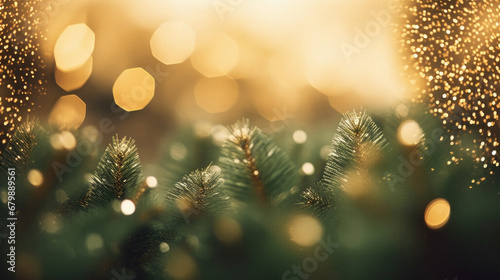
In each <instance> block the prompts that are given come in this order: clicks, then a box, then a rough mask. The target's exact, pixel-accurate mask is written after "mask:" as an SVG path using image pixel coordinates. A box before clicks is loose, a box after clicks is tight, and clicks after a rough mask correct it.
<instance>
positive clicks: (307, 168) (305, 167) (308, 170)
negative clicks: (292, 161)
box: [300, 162, 314, 175]
mask: <svg viewBox="0 0 500 280" xmlns="http://www.w3.org/2000/svg"><path fill="white" fill-rule="evenodd" d="M300 173H301V174H304V175H313V174H314V165H313V164H312V163H310V162H305V163H304V164H302V167H301V168H300Z"/></svg>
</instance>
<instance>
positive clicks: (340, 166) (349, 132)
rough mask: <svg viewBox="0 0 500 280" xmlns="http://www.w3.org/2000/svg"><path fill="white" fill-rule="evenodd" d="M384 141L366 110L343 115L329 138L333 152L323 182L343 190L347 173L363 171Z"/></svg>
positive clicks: (359, 173) (347, 178)
mask: <svg viewBox="0 0 500 280" xmlns="http://www.w3.org/2000/svg"><path fill="white" fill-rule="evenodd" d="M386 144H387V142H386V140H385V138H384V136H383V134H382V132H381V130H380V128H379V127H378V126H377V125H376V124H375V122H374V121H373V120H372V119H371V118H370V117H369V116H368V115H367V114H366V112H364V111H363V112H360V113H356V112H354V111H353V112H348V113H346V114H344V116H343V118H342V120H341V121H340V123H339V126H338V128H337V134H336V135H335V136H334V138H333V140H332V147H333V151H332V153H331V154H330V155H329V158H328V162H327V164H326V168H325V174H324V177H323V184H324V185H325V186H327V187H329V188H331V189H332V190H333V191H336V190H343V191H345V190H346V184H347V183H348V182H349V177H350V176H349V174H352V172H355V174H358V175H361V173H363V174H366V173H365V172H367V169H368V168H369V165H370V164H369V162H371V161H372V159H373V157H374V156H375V153H376V152H378V151H380V150H381V149H383V148H384V147H385V146H386Z"/></svg>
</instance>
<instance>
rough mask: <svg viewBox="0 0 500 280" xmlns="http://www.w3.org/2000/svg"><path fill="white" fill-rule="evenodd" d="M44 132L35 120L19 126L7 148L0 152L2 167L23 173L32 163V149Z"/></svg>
mask: <svg viewBox="0 0 500 280" xmlns="http://www.w3.org/2000/svg"><path fill="white" fill-rule="evenodd" d="M44 134H45V131H44V130H43V128H42V127H41V126H40V124H39V123H38V121H36V120H35V121H27V122H25V123H23V124H22V125H21V126H19V127H18V128H17V130H16V132H15V133H14V136H13V137H12V139H11V141H10V142H9V145H8V146H7V149H6V150H5V152H4V153H2V154H1V165H2V169H5V170H7V168H16V170H17V172H18V173H20V174H23V175H25V174H26V172H27V171H28V168H29V166H30V165H32V164H33V163H34V158H33V150H34V149H35V147H36V146H37V145H38V143H39V142H40V138H41V137H42V136H43V135H44Z"/></svg>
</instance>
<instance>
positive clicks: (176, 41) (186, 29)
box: [150, 21, 196, 65]
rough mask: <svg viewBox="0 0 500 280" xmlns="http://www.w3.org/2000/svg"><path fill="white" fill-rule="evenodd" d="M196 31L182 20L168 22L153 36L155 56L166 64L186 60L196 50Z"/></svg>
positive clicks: (152, 47)
mask: <svg viewBox="0 0 500 280" xmlns="http://www.w3.org/2000/svg"><path fill="white" fill-rule="evenodd" d="M195 40H196V33H195V32H194V30H193V29H192V28H191V27H190V26H189V25H187V24H186V23H184V22H182V21H169V22H166V23H164V24H162V25H160V27H158V29H156V31H155V32H154V34H153V36H152V37H151V41H150V46H151V52H152V53H153V56H154V57H156V59H158V60H159V61H161V62H163V63H164V64H167V65H169V64H176V63H181V62H183V61H185V60H186V59H187V58H188V57H189V56H190V55H191V54H192V53H193V51H194V47H195Z"/></svg>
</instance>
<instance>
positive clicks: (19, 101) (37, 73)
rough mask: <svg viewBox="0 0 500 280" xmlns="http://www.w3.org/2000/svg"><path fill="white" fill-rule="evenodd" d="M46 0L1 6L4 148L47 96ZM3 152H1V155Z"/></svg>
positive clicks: (0, 131)
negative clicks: (43, 47)
mask: <svg viewBox="0 0 500 280" xmlns="http://www.w3.org/2000/svg"><path fill="white" fill-rule="evenodd" d="M42 6H44V5H43V1H42V0H25V1H5V0H2V1H1V4H0V8H1V11H2V12H1V14H0V91H1V92H2V96H1V97H0V125H2V127H1V128H0V139H1V141H0V143H1V144H0V145H1V146H2V147H5V145H6V144H7V141H8V139H10V138H11V137H12V135H13V134H14V130H15V129H16V127H17V126H18V125H19V124H20V123H21V122H22V121H23V119H24V118H25V117H26V116H27V115H28V114H29V113H30V112H32V111H33V109H34V108H35V99H36V98H35V97H38V96H40V95H44V94H45V88H44V84H45V75H44V73H43V70H44V69H45V63H44V61H43V59H42V57H41V56H40V49H39V48H40V44H39V43H40V41H43V40H46V38H45V36H44V34H43V32H42V31H43V28H42V27H41V24H39V23H40V22H41V18H40V17H41V14H42V13H41V12H40V11H38V9H36V7H42ZM2 150H3V149H1V148H0V151H2Z"/></svg>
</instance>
